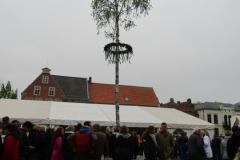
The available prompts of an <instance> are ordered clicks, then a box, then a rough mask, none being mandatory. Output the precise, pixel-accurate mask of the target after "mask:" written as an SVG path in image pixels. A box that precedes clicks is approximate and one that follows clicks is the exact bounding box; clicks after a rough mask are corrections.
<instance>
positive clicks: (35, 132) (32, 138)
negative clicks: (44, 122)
mask: <svg viewBox="0 0 240 160" xmlns="http://www.w3.org/2000/svg"><path fill="white" fill-rule="evenodd" d="M40 129H41V128H40V126H39V124H35V125H34V127H33V129H32V130H30V131H29V136H28V139H29V143H30V145H32V146H33V147H34V149H33V150H31V151H30V155H29V160H38V157H39V153H40V150H41V135H40Z"/></svg>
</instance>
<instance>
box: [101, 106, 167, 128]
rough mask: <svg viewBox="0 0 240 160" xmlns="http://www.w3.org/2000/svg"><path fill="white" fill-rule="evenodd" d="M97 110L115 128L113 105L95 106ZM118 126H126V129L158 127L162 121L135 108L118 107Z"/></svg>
mask: <svg viewBox="0 0 240 160" xmlns="http://www.w3.org/2000/svg"><path fill="white" fill-rule="evenodd" d="M97 105H98V106H99V108H100V109H101V110H102V111H103V112H104V113H105V114H106V116H107V117H108V118H109V119H110V120H111V122H112V123H113V125H114V126H116V114H115V106H114V105H103V104H97ZM119 108H120V109H119V112H120V125H121V126H122V125H126V126H128V127H140V128H141V127H143V128H145V127H148V126H150V125H153V126H155V127H160V126H161V123H162V121H161V120H159V119H158V118H156V117H154V116H152V115H151V114H149V113H147V112H145V111H144V110H142V109H140V108H139V107H137V106H127V105H120V107H119Z"/></svg>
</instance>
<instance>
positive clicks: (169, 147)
mask: <svg viewBox="0 0 240 160" xmlns="http://www.w3.org/2000/svg"><path fill="white" fill-rule="evenodd" d="M155 136H156V140H157V143H158V156H159V157H160V158H168V157H171V153H172V152H173V147H174V141H173V136H172V134H171V133H169V132H168V131H167V132H166V133H163V132H161V131H159V132H157V133H156V134H155Z"/></svg>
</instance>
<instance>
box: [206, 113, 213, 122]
mask: <svg viewBox="0 0 240 160" xmlns="http://www.w3.org/2000/svg"><path fill="white" fill-rule="evenodd" d="M207 119H208V122H209V123H212V116H211V114H208V115H207Z"/></svg>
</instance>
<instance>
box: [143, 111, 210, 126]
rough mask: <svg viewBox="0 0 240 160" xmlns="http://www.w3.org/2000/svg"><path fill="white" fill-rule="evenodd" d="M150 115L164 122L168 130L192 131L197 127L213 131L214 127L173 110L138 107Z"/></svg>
mask: <svg viewBox="0 0 240 160" xmlns="http://www.w3.org/2000/svg"><path fill="white" fill-rule="evenodd" d="M139 108H141V109H143V110H144V111H146V112H148V113H150V114H151V115H153V116H155V117H157V118H158V119H161V120H162V121H163V122H166V123H167V125H168V128H181V129H193V128H195V127H199V128H201V129H214V128H215V125H214V124H211V123H208V122H206V121H204V120H202V119H199V118H196V117H194V116H191V115H189V114H186V113H184V112H181V111H179V110H176V109H173V108H154V107H139Z"/></svg>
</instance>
